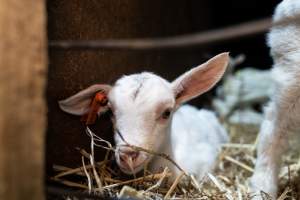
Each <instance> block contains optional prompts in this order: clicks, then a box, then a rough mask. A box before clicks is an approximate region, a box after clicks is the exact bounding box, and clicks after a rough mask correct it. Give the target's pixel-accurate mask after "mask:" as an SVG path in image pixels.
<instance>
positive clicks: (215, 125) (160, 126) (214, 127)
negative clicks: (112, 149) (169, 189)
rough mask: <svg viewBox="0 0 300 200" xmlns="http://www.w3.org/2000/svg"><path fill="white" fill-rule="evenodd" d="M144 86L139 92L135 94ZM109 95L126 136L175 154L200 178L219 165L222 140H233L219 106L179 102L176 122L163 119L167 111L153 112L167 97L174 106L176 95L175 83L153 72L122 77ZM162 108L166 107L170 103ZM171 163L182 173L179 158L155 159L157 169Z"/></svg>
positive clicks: (153, 164)
mask: <svg viewBox="0 0 300 200" xmlns="http://www.w3.org/2000/svg"><path fill="white" fill-rule="evenodd" d="M141 83H142V86H141V85H140V84H141ZM140 86H141V88H140V91H139V94H138V96H137V97H136V99H134V100H133V98H132V97H133V96H134V93H135V91H136V89H137V87H140ZM109 99H110V102H111V104H112V106H113V109H114V112H115V115H116V116H117V117H116V119H115V127H116V128H117V129H118V130H119V131H120V132H121V134H122V136H123V137H124V139H125V140H126V142H128V143H130V144H132V145H136V146H140V147H143V148H146V149H151V150H155V151H157V152H159V153H164V154H167V155H169V156H170V157H171V158H172V159H173V160H174V161H175V162H176V163H177V164H178V165H179V166H180V167H182V168H183V169H184V170H185V171H186V172H188V173H192V174H194V175H195V176H196V177H197V178H198V179H199V180H200V179H201V178H203V176H204V175H205V174H206V173H207V172H209V171H211V170H212V169H213V167H214V163H215V161H216V159H217V156H218V153H219V150H220V148H221V144H222V143H225V142H227V141H228V136H227V133H226V131H225V129H224V128H223V127H222V125H221V124H220V123H219V121H218V119H217V118H216V116H215V115H214V113H213V112H211V111H208V110H204V109H202V110H198V109H196V108H195V107H192V106H189V105H184V106H181V107H179V109H178V110H177V111H175V112H174V114H173V119H170V122H167V123H159V122H158V123H157V122H156V119H157V118H158V117H159V115H160V114H161V113H160V112H159V113H158V115H157V113H153V111H154V110H155V109H156V106H157V105H159V104H160V103H165V104H166V105H165V106H164V107H170V108H174V107H175V99H174V94H173V90H172V85H171V84H170V83H169V82H167V81H166V80H164V79H162V78H161V77H159V76H156V75H154V74H152V73H141V74H134V75H130V76H125V77H123V78H121V79H120V80H118V81H117V82H116V85H115V87H114V88H113V89H112V91H111V92H110V95H109ZM137 108H138V109H137ZM161 109H162V110H161V112H162V111H163V109H164V108H161ZM115 141H116V143H117V145H122V144H125V143H124V141H122V139H121V138H120V136H119V135H118V134H115ZM148 156H149V155H148ZM116 157H118V156H116ZM146 157H147V156H144V158H146ZM147 158H148V159H149V160H150V159H151V157H147ZM165 166H168V168H169V169H171V171H172V172H173V173H175V175H177V174H178V173H179V170H178V169H177V168H176V167H175V166H174V165H173V164H171V163H170V162H169V161H167V160H165V159H163V158H161V157H156V158H154V159H153V161H152V162H151V163H150V168H151V169H152V170H153V171H157V170H159V169H163V168H164V167H165ZM138 170H140V169H138ZM138 170H136V171H138ZM128 173H130V172H129V171H128ZM174 177H176V176H174Z"/></svg>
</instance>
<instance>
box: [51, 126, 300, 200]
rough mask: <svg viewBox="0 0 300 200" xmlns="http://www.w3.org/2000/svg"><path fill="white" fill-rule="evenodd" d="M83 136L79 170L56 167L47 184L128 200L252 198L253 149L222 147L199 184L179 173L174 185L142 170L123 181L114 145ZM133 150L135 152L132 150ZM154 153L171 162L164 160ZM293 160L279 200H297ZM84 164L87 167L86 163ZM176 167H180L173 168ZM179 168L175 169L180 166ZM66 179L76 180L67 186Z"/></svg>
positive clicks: (299, 168)
mask: <svg viewBox="0 0 300 200" xmlns="http://www.w3.org/2000/svg"><path fill="white" fill-rule="evenodd" d="M87 133H88V135H89V136H90V138H91V153H87V152H86V151H85V150H82V149H81V150H79V152H80V153H81V155H82V162H83V166H81V167H78V168H76V169H71V168H68V167H64V166H58V165H55V166H54V169H55V170H56V171H57V172H58V174H57V175H56V176H54V177H53V178H52V180H55V181H58V182H59V183H61V184H64V185H67V186H70V187H74V188H78V190H84V191H90V192H91V193H96V194H101V195H107V196H112V197H120V196H122V197H132V196H134V197H135V198H137V199H149V200H154V199H155V200H156V199H199V200H200V199H203V200H204V199H216V200H223V199H224V200H249V199H251V198H252V197H253V196H251V194H250V193H249V192H248V178H249V177H250V176H251V174H252V172H253V166H254V161H255V155H254V152H255V151H254V149H255V148H254V145H255V141H253V144H237V143H236V144H234V143H232V144H226V145H224V146H223V149H222V152H221V154H220V156H219V160H218V164H217V166H216V170H215V171H214V173H212V174H208V175H207V177H205V179H203V180H202V181H201V182H198V181H197V180H196V179H195V178H194V177H193V176H191V175H188V174H186V173H185V172H183V171H182V173H181V174H180V175H179V176H178V177H177V178H176V179H175V181H174V182H171V181H169V177H170V176H174V175H172V174H171V173H170V172H169V170H168V169H167V168H165V169H162V171H161V172H160V173H156V174H153V173H150V172H149V171H148V170H147V169H145V170H144V174H143V175H142V176H141V177H138V178H136V177H131V178H128V179H126V180H124V178H122V175H121V172H120V171H119V169H118V168H115V167H114V166H113V165H112V159H113V151H114V148H113V146H112V145H111V144H110V143H109V142H107V141H105V140H103V139H101V138H99V137H98V136H96V135H95V134H93V133H92V132H91V131H90V130H89V129H87ZM94 146H97V147H102V148H105V149H107V155H106V157H105V160H103V161H101V162H95V161H94ZM134 148H138V147H134ZM138 150H143V151H147V152H148V153H153V154H154V155H155V156H161V157H163V158H165V159H167V160H169V161H170V162H174V161H172V160H170V158H169V157H168V156H167V155H162V154H157V153H155V152H152V151H149V150H145V149H138ZM297 159H298V158H297V156H295V155H293V154H289V155H287V156H286V157H285V161H284V163H285V164H284V166H283V167H282V171H281V173H280V176H279V177H280V181H279V183H280V192H279V197H278V200H285V199H299V194H298V193H297V190H298V188H297V182H298V180H299V172H300V163H299V162H298V160H297ZM86 161H89V164H87V163H86ZM178 167H179V166H178ZM179 169H180V167H179ZM69 177H77V178H76V180H79V181H76V182H75V181H71V180H70V179H69ZM261 196H262V197H263V199H269V197H268V195H267V194H264V193H263V192H262V193H261Z"/></svg>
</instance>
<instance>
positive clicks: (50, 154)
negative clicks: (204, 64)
mask: <svg viewBox="0 0 300 200" xmlns="http://www.w3.org/2000/svg"><path fill="white" fill-rule="evenodd" d="M204 3H205V1H203V3H202V4H201V5H203V7H199V9H198V10H196V12H197V13H195V7H194V6H195V5H197V6H200V3H195V2H194V3H193V2H192V1H181V0H172V1H171V0H166V1H159V0H154V1H149V0H114V1H107V0H97V1H94V0H93V1H82V0H65V1H60V0H51V1H48V15H49V21H48V34H49V39H50V40H59V39H99V38H101V39H103V38H137V37H139V38H140V37H158V36H160V37H162V36H170V35H175V34H176V35H177V34H183V33H187V32H190V31H192V30H193V29H194V27H193V26H194V25H195V23H193V20H194V21H195V19H194V18H195V15H196V16H197V17H198V19H202V22H201V21H200V22H199V20H197V24H196V25H197V26H198V30H199V29H201V28H199V27H202V28H205V27H206V24H207V22H208V17H209V16H208V13H209V12H208V11H207V7H205V6H204V5H205V4H204ZM192 8H193V9H192ZM191 10H194V12H193V13H191V12H190V11H191ZM192 19H193V20H192ZM49 59H50V64H49V80H48V87H47V99H48V107H49V112H48V130H47V162H48V167H49V168H50V167H51V165H52V164H54V163H55V164H63V165H66V166H72V165H80V155H79V154H78V152H77V151H76V150H75V147H82V148H85V149H87V150H88V143H89V140H88V137H87V136H86V135H85V134H84V129H83V125H82V124H81V123H80V122H79V118H78V117H74V116H70V115H68V114H66V113H63V112H62V111H60V110H59V108H58V105H57V101H58V100H60V99H63V98H66V97H68V96H70V95H72V94H74V93H76V92H78V91H79V90H81V89H83V88H85V87H87V86H89V85H91V84H94V83H113V82H114V81H115V80H116V79H117V78H118V77H120V76H121V75H123V74H130V73H135V72H141V71H144V70H146V71H154V72H156V73H158V74H161V75H163V76H165V77H167V78H168V79H170V80H171V79H173V78H175V77H176V76H177V75H178V74H179V73H181V72H183V71H184V70H186V69H187V68H189V67H190V66H192V65H195V64H197V63H200V62H201V61H203V60H204V59H205V58H204V57H203V56H201V54H200V53H199V50H197V51H195V50H193V51H181V52H168V53H166V52H159V51H156V52H127V51H101V50H99V51H93V52H79V51H73V52H67V51H51V50H50V53H49ZM94 130H96V131H95V132H96V133H97V134H99V135H100V136H101V137H103V138H106V139H110V140H111V139H112V133H111V125H110V122H109V119H108V117H104V118H102V119H101V120H98V125H97V126H96V127H94ZM98 155H100V157H99V158H98V159H101V153H100V154H98ZM102 155H103V154H102Z"/></svg>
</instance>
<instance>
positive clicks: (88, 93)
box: [58, 84, 111, 115]
mask: <svg viewBox="0 0 300 200" xmlns="http://www.w3.org/2000/svg"><path fill="white" fill-rule="evenodd" d="M110 89H111V86H110V85H101V84H95V85H92V86H90V87H88V88H86V89H84V90H82V91H80V92H78V93H77V94H75V95H73V96H71V97H69V98H67V99H64V100H61V101H59V102H58V104H59V107H60V108H61V109H62V110H63V111H65V112H67V113H70V114H73V115H84V114H86V113H88V112H89V110H90V106H91V102H92V100H93V98H94V96H95V95H96V93H97V92H104V93H105V94H108V92H109V91H110Z"/></svg>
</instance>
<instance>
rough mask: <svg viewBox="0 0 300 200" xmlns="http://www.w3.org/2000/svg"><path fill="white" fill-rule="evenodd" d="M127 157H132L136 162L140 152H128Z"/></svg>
mask: <svg viewBox="0 0 300 200" xmlns="http://www.w3.org/2000/svg"><path fill="white" fill-rule="evenodd" d="M127 155H128V157H130V158H131V159H132V160H135V159H136V158H137V157H138V156H139V153H138V152H135V151H132V152H128V153H127Z"/></svg>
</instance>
